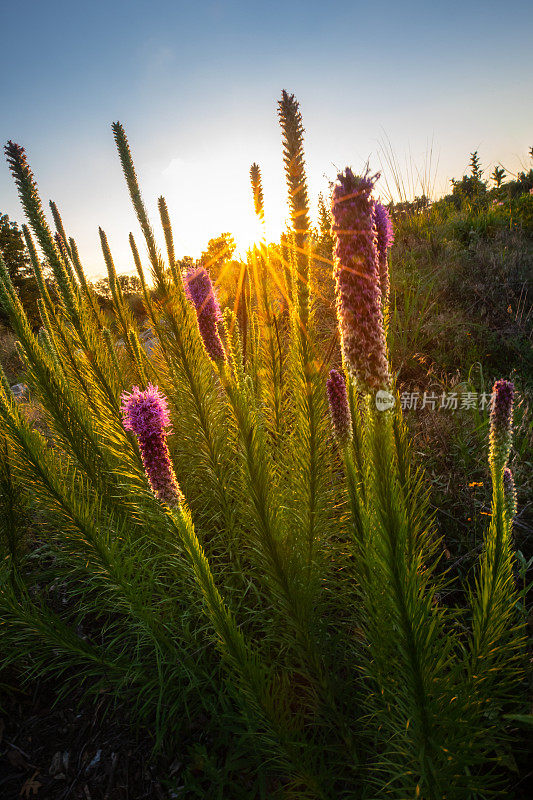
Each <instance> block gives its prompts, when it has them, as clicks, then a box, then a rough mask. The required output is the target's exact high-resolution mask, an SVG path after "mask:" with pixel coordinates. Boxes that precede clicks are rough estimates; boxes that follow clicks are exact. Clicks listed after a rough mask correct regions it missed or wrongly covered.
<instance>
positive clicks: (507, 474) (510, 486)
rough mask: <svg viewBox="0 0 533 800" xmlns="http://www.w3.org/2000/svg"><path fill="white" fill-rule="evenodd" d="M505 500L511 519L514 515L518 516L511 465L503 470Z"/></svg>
mask: <svg viewBox="0 0 533 800" xmlns="http://www.w3.org/2000/svg"><path fill="white" fill-rule="evenodd" d="M503 501H504V504H505V510H506V512H507V518H508V519H509V521H511V520H512V519H513V517H515V516H516V511H517V501H516V487H515V485H514V478H513V473H512V472H511V470H510V469H509V467H505V469H504V471H503Z"/></svg>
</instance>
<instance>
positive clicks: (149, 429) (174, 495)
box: [121, 383, 182, 507]
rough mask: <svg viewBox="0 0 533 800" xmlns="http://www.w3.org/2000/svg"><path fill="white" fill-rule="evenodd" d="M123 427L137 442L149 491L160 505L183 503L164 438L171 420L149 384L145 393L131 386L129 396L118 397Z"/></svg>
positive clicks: (155, 388)
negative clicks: (148, 483) (150, 490)
mask: <svg viewBox="0 0 533 800" xmlns="http://www.w3.org/2000/svg"><path fill="white" fill-rule="evenodd" d="M121 401H122V404H121V411H122V414H123V416H124V427H125V429H126V430H127V431H132V432H133V433H134V434H135V436H136V437H137V439H138V441H139V449H140V451H141V458H142V461H143V464H144V468H145V470H146V475H147V477H148V481H149V482H150V486H151V487H152V491H153V493H154V494H155V496H156V497H157V499H158V500H161V502H163V503H166V504H167V505H169V506H171V507H173V506H176V505H178V503H179V502H180V500H181V499H182V494H181V491H180V487H179V486H178V481H177V480H176V475H175V474H174V469H173V467H172V462H171V460H170V453H169V452H168V447H167V435H168V433H169V432H170V417H169V414H168V405H167V400H166V397H165V396H164V395H163V394H162V393H161V392H160V391H159V389H158V388H157V386H152V384H151V383H149V384H148V387H147V388H146V390H145V391H142V390H141V389H139V387H138V386H134V387H133V389H132V391H131V393H127V392H124V393H123V394H122V396H121Z"/></svg>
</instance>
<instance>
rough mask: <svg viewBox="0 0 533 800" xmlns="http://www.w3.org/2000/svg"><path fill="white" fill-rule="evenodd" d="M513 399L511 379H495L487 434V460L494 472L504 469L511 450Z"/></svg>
mask: <svg viewBox="0 0 533 800" xmlns="http://www.w3.org/2000/svg"><path fill="white" fill-rule="evenodd" d="M513 399H514V385H513V384H512V383H511V381H505V380H500V381H496V383H495V384H494V386H493V387H492V401H491V408H490V435H489V442H490V450H489V461H490V465H491V467H492V468H493V469H494V470H495V472H496V473H501V472H502V471H503V470H504V469H505V467H506V465H507V461H508V459H509V453H510V452H511V444H512V441H513Z"/></svg>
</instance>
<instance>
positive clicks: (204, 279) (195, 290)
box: [185, 266, 226, 362]
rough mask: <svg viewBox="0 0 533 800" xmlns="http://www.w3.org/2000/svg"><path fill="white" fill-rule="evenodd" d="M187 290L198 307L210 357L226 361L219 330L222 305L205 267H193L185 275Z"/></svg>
mask: <svg viewBox="0 0 533 800" xmlns="http://www.w3.org/2000/svg"><path fill="white" fill-rule="evenodd" d="M185 290H186V292H187V296H188V298H189V299H190V300H191V302H192V303H193V305H194V307H195V309H196V315H197V317H198V328H199V329H200V333H201V336H202V340H203V343H204V347H205V349H206V351H207V353H208V355H209V357H210V358H212V359H213V361H215V362H223V361H225V360H226V353H225V351H224V346H223V344H222V340H221V338H220V334H219V332H218V323H219V321H220V319H221V313H220V307H219V305H218V301H217V299H216V297H215V292H214V290H213V284H212V283H211V278H210V276H209V273H208V272H207V270H206V268H205V267H203V266H200V267H191V269H190V270H189V271H188V272H187V275H186V276H185Z"/></svg>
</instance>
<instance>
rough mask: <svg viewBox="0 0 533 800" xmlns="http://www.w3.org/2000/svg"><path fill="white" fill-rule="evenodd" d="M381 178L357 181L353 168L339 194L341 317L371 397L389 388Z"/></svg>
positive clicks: (336, 229)
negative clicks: (378, 205)
mask: <svg viewBox="0 0 533 800" xmlns="http://www.w3.org/2000/svg"><path fill="white" fill-rule="evenodd" d="M376 178H377V176H375V177H369V176H368V174H366V175H364V176H362V177H357V176H355V175H354V174H353V173H352V171H351V169H349V168H347V169H346V170H345V171H344V172H343V173H340V174H339V175H338V182H337V184H336V186H335V188H334V190H333V200H332V208H331V210H332V215H333V225H332V229H331V230H332V233H333V234H334V236H335V268H334V274H335V284H336V294H337V314H338V317H339V326H340V331H341V338H342V347H343V352H344V357H345V360H346V365H347V367H348V369H349V370H350V372H351V373H352V374H353V375H354V377H355V378H356V379H357V381H358V384H359V386H360V387H361V389H362V390H363V391H365V392H370V391H376V390H377V389H384V388H387V387H388V386H389V384H390V376H389V365H388V363H387V355H386V345H385V333H384V329H383V309H382V305H381V289H380V280H379V270H378V250H377V238H378V237H377V233H376V228H375V224H374V201H373V200H372V198H371V197H370V194H371V192H372V189H373V188H374V183H375V181H376Z"/></svg>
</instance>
